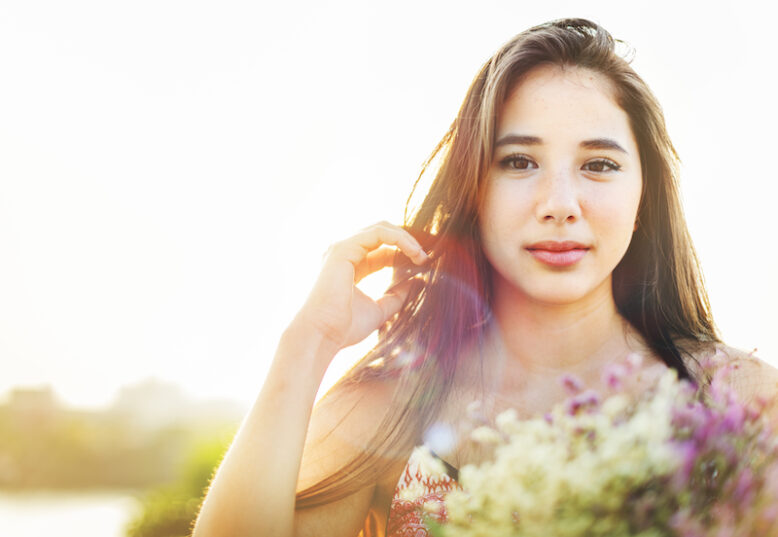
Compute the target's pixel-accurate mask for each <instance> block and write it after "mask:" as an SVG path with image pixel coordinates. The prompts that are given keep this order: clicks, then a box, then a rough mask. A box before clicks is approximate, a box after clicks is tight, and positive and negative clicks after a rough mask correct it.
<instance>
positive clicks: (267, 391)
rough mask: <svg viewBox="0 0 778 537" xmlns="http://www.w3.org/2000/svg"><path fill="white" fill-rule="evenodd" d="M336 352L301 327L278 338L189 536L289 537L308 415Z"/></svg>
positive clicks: (324, 341) (314, 333) (287, 331)
mask: <svg viewBox="0 0 778 537" xmlns="http://www.w3.org/2000/svg"><path fill="white" fill-rule="evenodd" d="M336 352H337V349H336V348H335V347H334V345H332V344H331V343H330V342H328V341H327V340H326V339H325V338H323V337H321V336H319V335H317V332H316V331H315V330H309V329H307V327H306V326H305V325H304V324H303V323H299V322H293V323H292V325H290V327H289V328H288V329H287V330H286V331H285V332H284V334H283V336H282V337H281V341H280V343H279V345H278V349H277V351H276V354H275V357H274V358H273V363H272V365H271V367H270V371H269V373H268V376H267V378H266V380H265V383H264V385H263V387H262V390H261V391H260V393H259V396H258V397H257V400H256V402H255V403H254V405H253V407H252V409H251V411H250V412H249V414H248V415H247V416H246V418H245V420H244V422H243V424H242V425H241V427H240V430H239V431H238V433H237V435H236V436H235V439H234V440H233V443H232V445H231V447H230V449H229V450H228V452H227V454H226V456H225V458H224V461H223V462H222V463H221V465H220V467H219V469H218V471H217V472H216V476H215V477H214V479H213V481H212V482H211V485H210V488H209V490H208V494H207V495H206V498H205V501H204V503H203V506H202V508H201V511H200V514H199V516H198V518H197V523H196V525H195V529H194V533H193V536H194V537H212V536H221V535H224V536H230V537H234V536H249V535H273V536H277V537H286V536H291V535H292V532H293V522H294V508H295V489H296V486H297V479H298V475H299V472H300V463H301V460H302V454H303V446H304V444H305V435H306V431H307V429H308V423H309V421H310V417H311V410H312V407H313V403H314V400H315V397H316V392H317V390H318V388H319V385H320V383H321V380H322V377H323V376H324V372H325V371H326V368H327V365H329V363H330V361H331V359H332V357H333V356H334V355H335V353H336Z"/></svg>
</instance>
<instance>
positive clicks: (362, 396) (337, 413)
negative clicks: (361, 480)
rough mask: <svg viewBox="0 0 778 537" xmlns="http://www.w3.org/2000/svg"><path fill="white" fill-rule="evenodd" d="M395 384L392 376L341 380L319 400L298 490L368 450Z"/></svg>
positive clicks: (313, 417) (314, 412)
mask: <svg viewBox="0 0 778 537" xmlns="http://www.w3.org/2000/svg"><path fill="white" fill-rule="evenodd" d="M395 384H396V381H395V379H393V378H377V379H370V380H367V381H362V382H353V383H340V384H338V385H336V386H335V387H334V388H333V389H331V390H330V391H329V392H328V393H327V394H326V395H325V396H324V397H322V398H321V399H320V400H319V401H318V402H317V404H316V406H315V407H314V409H313V413H312V416H311V421H310V425H309V427H308V432H307V434H306V440H305V450H304V452H303V464H302V468H301V472H300V479H299V481H298V490H302V489H304V488H306V487H308V486H310V485H313V484H314V483H316V482H318V481H319V480H321V479H323V478H325V477H327V476H329V475H330V474H332V473H333V472H334V471H337V470H338V469H339V468H340V467H341V466H343V465H344V464H345V463H347V462H349V461H350V460H351V459H352V458H354V457H355V456H357V455H359V454H361V453H362V452H363V451H364V450H365V448H366V447H367V445H368V443H369V442H370V440H371V439H372V438H373V436H374V435H375V433H376V432H377V430H378V427H379V426H380V424H381V421H382V419H383V418H384V416H385V414H386V412H387V410H388V408H389V406H390V403H391V400H392V396H393V393H394V388H395Z"/></svg>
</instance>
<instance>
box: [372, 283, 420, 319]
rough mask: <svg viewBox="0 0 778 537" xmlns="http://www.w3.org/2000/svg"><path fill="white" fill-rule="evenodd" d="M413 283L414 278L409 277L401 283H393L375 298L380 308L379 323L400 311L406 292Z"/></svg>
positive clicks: (406, 295)
mask: <svg viewBox="0 0 778 537" xmlns="http://www.w3.org/2000/svg"><path fill="white" fill-rule="evenodd" d="M414 283H415V279H414V278H410V279H408V280H406V281H404V282H402V283H399V284H397V285H394V286H392V287H390V288H389V290H387V292H386V293H384V296H382V297H381V298H379V299H378V300H376V304H378V307H379V308H381V312H382V316H383V319H382V320H381V324H383V323H385V322H386V321H388V320H389V319H391V318H392V317H393V316H394V315H396V314H397V312H398V311H400V308H402V305H403V304H404V303H405V300H406V299H407V298H408V293H409V292H410V290H411V287H413V284H414Z"/></svg>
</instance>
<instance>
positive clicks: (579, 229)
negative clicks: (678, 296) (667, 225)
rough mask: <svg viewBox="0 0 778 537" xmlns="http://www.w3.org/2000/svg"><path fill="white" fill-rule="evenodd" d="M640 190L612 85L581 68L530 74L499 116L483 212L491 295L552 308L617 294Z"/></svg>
mask: <svg viewBox="0 0 778 537" xmlns="http://www.w3.org/2000/svg"><path fill="white" fill-rule="evenodd" d="M641 188H642V177H641V169H640V157H639V155H638V147H637V143H636V142H635V138H634V136H633V134H632V129H631V128H630V125H629V118H628V116H627V114H626V112H624V110H622V109H621V108H620V107H619V106H618V105H617V104H616V102H615V101H614V99H613V97H612V90H611V87H610V83H609V81H608V80H606V79H605V78H604V77H602V75H599V74H597V73H596V72H594V71H591V70H588V69H584V68H578V67H568V68H565V69H562V68H560V67H557V66H541V67H538V68H535V69H533V70H532V71H530V72H529V73H528V74H527V75H526V76H525V77H524V78H523V79H522V81H521V82H520V84H519V85H518V86H517V87H515V88H514V89H513V91H512V93H511V94H510V95H509V97H508V100H507V101H506V103H505V107H504V109H503V112H502V115H501V116H500V118H499V120H498V124H497V136H496V143H495V150H494V156H493V158H492V163H491V167H490V170H489V174H488V177H487V178H486V185H485V195H484V197H483V201H482V205H481V207H480V212H479V215H480V216H479V228H480V232H481V238H482V241H483V248H484V252H485V254H486V257H487V259H488V260H489V262H490V263H491V265H492V268H493V277H494V289H495V293H497V294H502V295H503V296H505V295H504V293H509V296H512V297H516V298H518V297H523V298H526V299H528V300H531V301H536V302H541V303H547V304H570V303H575V302H578V301H581V300H585V299H587V298H592V297H597V296H603V295H604V294H605V295H611V293H612V291H611V273H612V272H613V269H614V268H615V267H616V265H617V264H618V263H619V261H620V260H621V258H622V257H623V256H624V253H625V252H626V251H627V247H628V246H629V243H630V240H631V238H632V233H633V230H634V226H635V221H636V217H637V212H638V206H639V203H640V195H641ZM541 241H555V242H561V241H575V242H577V243H580V245H582V246H583V247H584V248H585V249H573V250H570V249H569V246H567V247H565V246H564V245H550V246H549V245H542V244H541V245H537V243H539V242H541ZM533 245H535V246H536V247H537V246H540V248H539V249H538V248H533ZM554 247H561V248H563V249H566V250H567V251H561V252H550V251H548V248H552V249H553V248H554ZM496 296H499V295H496Z"/></svg>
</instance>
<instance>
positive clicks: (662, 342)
mask: <svg viewBox="0 0 778 537" xmlns="http://www.w3.org/2000/svg"><path fill="white" fill-rule="evenodd" d="M433 161H439V163H440V164H439V169H438V171H437V175H436V177H435V180H434V181H433V183H432V186H431V188H430V191H429V193H428V194H427V196H426V198H425V199H424V201H423V203H422V205H421V207H420V208H419V210H418V212H417V213H416V214H415V216H414V217H413V218H412V219H411V220H410V221H407V220H408V219H407V218H406V221H407V222H406V224H407V225H406V226H405V227H399V226H395V225H392V224H390V223H387V222H382V223H379V224H376V225H374V226H371V227H369V228H366V229H364V230H362V231H361V232H359V233H357V234H356V235H354V236H353V237H351V238H348V239H346V240H344V241H341V242H338V243H336V244H334V245H333V246H332V247H331V248H330V249H329V251H328V253H327V255H326V256H325V260H324V265H323V268H322V271H321V274H320V276H319V279H318V280H317V282H316V284H315V286H314V288H313V290H312V291H311V293H310V296H309V297H308V299H307V301H306V303H305V304H304V306H303V307H302V309H301V310H300V311H299V313H298V315H297V316H296V317H295V319H294V320H293V321H292V323H291V324H290V325H289V327H288V328H287V330H286V331H285V332H284V334H283V336H282V338H281V341H280V343H279V346H278V350H277V353H276V356H275V358H274V361H273V365H272V367H271V370H270V372H269V374H268V377H267V379H266V381H265V384H264V386H263V388H262V390H261V392H260V394H259V397H258V399H257V401H256V404H255V406H254V407H253V408H252V410H251V412H250V413H249V415H248V416H247V417H246V420H245V421H244V423H243V426H242V427H241V430H240V431H239V433H238V434H237V436H236V438H235V440H234V443H233V445H232V447H231V448H230V450H229V452H228V454H227V455H226V457H225V460H224V461H223V463H222V465H221V467H220V468H219V470H218V472H217V474H216V476H215V478H214V480H213V482H212V484H211V487H210V490H209V492H208V495H207V497H206V499H205V502H204V504H203V507H202V510H201V513H200V516H199V518H198V521H197V524H196V528H195V535H196V536H198V537H200V536H211V535H274V536H291V535H317V536H328V535H333V536H336V535H337V536H342V535H357V534H358V533H359V532H360V531H362V532H363V534H364V535H381V534H383V533H384V530H385V528H387V526H390V534H393V535H400V534H402V532H403V531H405V530H407V529H408V527H407V524H412V523H416V522H407V524H406V522H405V521H404V520H403V518H402V517H401V516H399V515H397V508H398V506H399V505H400V503H399V502H398V500H397V498H396V494H395V493H396V492H397V489H398V481H400V478H401V477H402V476H407V475H408V473H407V469H408V457H409V454H410V453H411V450H412V448H413V446H415V445H418V444H420V443H422V442H423V441H424V440H425V438H426V439H427V440H434V438H431V437H430V435H431V434H432V433H434V432H436V431H437V432H438V433H440V431H443V436H444V437H447V438H457V433H461V429H462V427H463V423H464V421H465V420H463V419H462V417H461V416H463V414H464V412H465V406H466V405H467V404H468V403H470V402H472V401H477V402H480V403H481V412H482V413H483V414H484V415H485V418H486V419H489V418H490V417H493V416H494V415H495V414H496V413H497V412H499V411H501V410H503V409H504V408H506V407H513V408H516V409H518V411H519V412H520V414H521V415H524V416H531V415H535V414H538V413H542V412H545V411H547V410H548V409H549V408H550V407H551V406H552V405H553V404H554V403H556V402H558V401H560V400H561V399H562V398H563V397H564V395H565V393H564V390H563V388H562V387H561V386H560V385H559V382H558V378H559V377H560V375H562V374H568V375H575V376H577V377H579V378H580V379H581V380H583V381H584V382H585V383H586V384H588V385H589V386H593V387H597V386H598V382H599V378H600V373H601V372H602V371H603V368H604V367H605V365H606V364H608V363H611V362H614V361H618V360H623V359H625V358H626V357H627V356H630V355H631V356H632V357H633V358H634V356H635V355H637V356H640V357H641V359H642V365H640V368H641V371H642V372H643V374H642V376H641V377H640V379H639V381H638V382H637V383H636V384H635V385H633V386H632V387H631V389H632V390H633V391H634V393H635V394H638V393H640V391H641V390H644V389H645V388H646V386H647V385H648V384H649V383H650V382H651V381H652V379H655V378H656V375H657V374H659V373H661V372H662V371H664V370H665V369H666V368H668V367H672V368H674V369H676V370H677V371H678V373H679V376H680V377H681V378H687V379H690V380H693V381H694V382H696V383H697V384H698V386H700V387H701V388H703V389H704V386H705V382H706V380H708V379H709V378H710V374H711V373H712V372H711V371H709V370H705V369H704V368H703V367H702V366H701V365H700V364H702V363H703V360H702V359H703V358H705V357H709V356H712V355H714V354H715V355H716V356H719V357H723V358H725V359H726V360H738V361H739V362H742V367H740V368H739V369H738V370H737V371H736V374H735V375H734V376H733V377H732V381H733V384H734V386H735V387H736V388H738V390H739V393H740V394H742V396H743V397H744V398H746V399H750V398H754V397H757V396H762V397H770V396H773V395H774V394H775V393H776V386H778V374H777V373H776V371H775V370H774V369H773V368H770V367H768V366H767V365H766V364H764V363H763V362H761V361H759V360H758V359H756V358H753V357H751V356H748V355H746V354H745V353H742V352H740V351H737V350H736V349H732V348H729V347H726V346H724V345H723V344H722V343H721V340H720V337H719V335H718V333H717V329H716V327H715V325H714V322H713V319H712V316H711V312H710V306H709V303H708V300H707V296H706V293H705V289H704V287H703V284H702V279H701V274H700V270H699V265H698V261H697V258H696V255H695V252H694V248H693V246H692V243H691V240H690V238H689V234H688V231H687V228H686V224H685V222H684V219H683V213H682V210H681V204H680V200H679V195H678V185H677V155H676V153H675V150H674V148H673V146H672V144H671V142H670V139H669V137H668V135H667V132H666V128H665V123H664V119H663V116H662V112H661V109H660V107H659V105H658V103H657V102H656V100H655V98H654V96H653V95H652V94H651V92H650V90H649V89H648V87H647V86H646V84H645V83H644V82H643V81H642V80H641V79H640V78H639V77H638V76H637V75H636V74H635V73H634V71H633V70H632V69H631V68H630V67H629V65H628V64H627V62H626V61H624V60H623V59H622V58H620V57H619V56H618V55H616V54H615V52H614V41H613V39H612V38H611V36H610V35H609V34H608V33H607V32H606V31H605V30H604V29H603V28H601V27H599V26H598V25H596V24H594V23H592V22H590V21H586V20H581V19H567V20H560V21H554V22H551V23H548V24H544V25H541V26H538V27H535V28H532V29H530V30H527V31H526V32H523V33H521V34H519V35H518V36H516V37H515V38H514V39H512V40H511V41H510V42H508V43H507V44H505V45H504V46H503V47H502V48H501V49H500V50H499V51H498V52H497V53H496V54H495V55H494V56H493V57H492V58H491V59H490V60H489V61H488V62H487V63H486V64H485V65H484V66H483V68H482V70H481V72H480V73H479V74H478V75H477V76H476V78H475V80H474V81H473V83H472V85H471V87H470V89H469V90H468V92H467V95H466V97H465V101H464V103H463V105H462V108H461V109H460V111H459V114H458V115H457V118H456V120H455V121H454V123H453V124H452V126H451V128H450V130H449V131H448V133H447V134H446V135H445V136H444V138H443V140H442V141H441V142H440V144H439V145H438V147H437V148H436V149H435V151H434V152H433V154H432V156H431V157H430V160H429V161H428V162H427V165H426V166H425V169H426V168H427V167H428V166H429V165H430V164H431V163H432V162H433ZM422 173H424V170H423V171H422ZM390 265H394V267H395V282H394V284H393V286H392V287H391V288H390V289H389V290H388V291H387V293H386V294H385V295H384V296H383V297H381V298H380V299H378V300H376V301H373V300H371V299H370V298H369V297H367V296H365V295H364V294H362V293H361V292H360V291H359V290H358V289H357V288H356V287H355V284H356V283H357V282H359V280H360V279H361V278H363V277H364V276H366V275H368V274H370V273H372V272H375V271H376V270H378V269H380V268H382V267H385V266H390ZM375 329H379V336H380V337H379V343H378V344H377V346H376V347H375V348H374V349H373V350H372V351H371V352H370V353H369V354H368V355H367V356H365V357H364V358H363V359H362V360H361V361H360V362H359V363H358V364H357V365H356V366H355V367H354V368H353V369H352V370H351V371H349V372H348V373H347V374H346V375H345V376H344V378H343V379H341V380H340V381H339V382H338V384H337V385H336V386H335V387H334V388H333V389H332V390H330V392H329V393H328V394H327V395H326V396H325V397H324V398H323V399H322V400H321V401H320V402H319V403H318V404H317V405H316V408H315V409H312V407H313V402H314V397H315V394H316V392H317V389H318V387H319V384H320V381H321V379H322V376H323V374H324V372H325V369H326V367H327V366H328V365H329V363H330V361H331V359H332V358H333V357H334V356H335V354H336V353H337V352H338V351H339V350H340V349H342V348H344V347H346V346H349V345H352V344H354V343H357V342H358V341H360V340H362V339H363V338H365V337H366V336H367V335H368V334H370V333H371V332H372V331H373V330H375ZM757 379H758V380H757ZM777 414H778V413H777ZM439 437H440V434H438V438H439ZM460 437H461V435H460ZM436 445H440V446H442V447H440V448H439V453H438V455H439V456H440V457H441V458H442V459H443V460H444V461H445V462H446V463H448V464H449V466H450V467H451V468H452V469H453V468H457V467H459V466H461V465H463V464H465V463H467V462H471V461H474V460H477V459H478V458H479V457H480V456H481V455H480V454H479V453H478V452H477V450H475V449H474V448H473V446H472V445H471V444H469V443H467V442H453V443H451V442H449V443H446V442H442V443H441V442H440V441H437V444H436ZM404 524H405V527H404ZM414 535H416V534H415V533H414Z"/></svg>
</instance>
